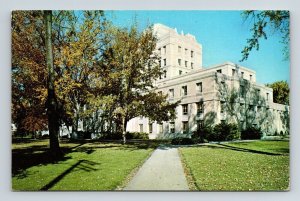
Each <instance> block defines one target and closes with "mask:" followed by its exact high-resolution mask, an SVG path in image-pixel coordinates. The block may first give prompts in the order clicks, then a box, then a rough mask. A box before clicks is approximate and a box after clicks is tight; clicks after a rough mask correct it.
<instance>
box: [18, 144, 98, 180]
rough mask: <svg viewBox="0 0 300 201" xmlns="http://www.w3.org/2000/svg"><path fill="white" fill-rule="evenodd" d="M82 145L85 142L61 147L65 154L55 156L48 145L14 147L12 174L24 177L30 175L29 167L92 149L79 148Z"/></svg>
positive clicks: (63, 158) (49, 162)
mask: <svg viewBox="0 0 300 201" xmlns="http://www.w3.org/2000/svg"><path fill="white" fill-rule="evenodd" d="M82 145H83V143H82V144H79V145H76V146H73V147H61V151H62V153H63V155H62V156H60V157H54V156H53V154H52V153H51V152H50V151H49V148H48V146H47V145H32V146H28V147H22V148H16V149H12V176H18V177H21V178H24V177H26V176H28V174H27V171H26V169H27V168H30V167H33V166H37V165H47V164H51V163H52V164H55V163H58V162H60V161H66V160H68V159H70V158H71V157H70V156H67V154H68V153H70V152H73V151H77V152H78V151H80V152H86V153H89V152H91V151H92V150H90V149H84V150H78V149H79V146H82Z"/></svg>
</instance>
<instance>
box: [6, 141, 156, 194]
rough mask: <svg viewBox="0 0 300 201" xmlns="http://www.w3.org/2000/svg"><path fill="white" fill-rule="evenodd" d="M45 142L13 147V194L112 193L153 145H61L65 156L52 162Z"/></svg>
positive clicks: (20, 144)
mask: <svg viewBox="0 0 300 201" xmlns="http://www.w3.org/2000/svg"><path fill="white" fill-rule="evenodd" d="M47 146H48V141H46V140H43V141H37V142H28V143H17V144H13V146H12V148H13V150H12V153H13V158H12V160H13V164H12V173H13V177H12V188H13V190H26V191H36V190H114V189H116V188H118V187H120V186H122V185H124V184H125V182H126V179H128V177H129V175H130V173H131V172H132V171H134V170H135V168H137V167H139V166H140V165H141V164H142V163H143V162H144V160H145V159H146V158H147V157H148V156H149V155H150V154H151V152H152V151H153V148H154V147H155V145H153V146H152V145H151V146H149V145H147V144H143V143H140V144H129V145H121V144H114V143H106V144H103V143H95V142H94V143H85V144H80V143H62V144H61V146H62V149H63V150H64V152H67V154H66V155H65V156H64V158H62V159H60V160H52V159H51V157H50V156H49V153H48V152H47V150H48V148H47Z"/></svg>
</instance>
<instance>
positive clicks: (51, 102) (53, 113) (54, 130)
mask: <svg viewBox="0 0 300 201" xmlns="http://www.w3.org/2000/svg"><path fill="white" fill-rule="evenodd" d="M44 20H45V28H46V40H45V42H46V44H45V47H46V65H47V69H48V99H47V114H48V127H49V137H50V151H51V153H52V154H53V155H54V156H59V155H61V150H60V147H59V142H58V133H59V120H58V113H57V106H58V105H57V100H56V97H55V92H54V67H53V53H52V39H51V32H52V11H44Z"/></svg>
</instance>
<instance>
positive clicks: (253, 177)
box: [180, 141, 289, 191]
mask: <svg viewBox="0 0 300 201" xmlns="http://www.w3.org/2000/svg"><path fill="white" fill-rule="evenodd" d="M225 145H226V146H223V145H203V146H198V147H186V148H180V151H181V154H182V157H183V161H184V162H185V163H186V166H187V167H188V170H189V171H188V172H189V174H191V178H193V182H194V183H195V185H196V187H197V188H198V190H201V191H219V190H224V191H232V190H234V191H269V190H275V191H276V190H288V189H289V155H288V154H287V152H288V151H287V150H288V149H289V144H288V142H280V141H274V142H268V141H259V142H247V143H231V144H225ZM235 147H240V148H242V149H239V148H238V149H237V148H235Z"/></svg>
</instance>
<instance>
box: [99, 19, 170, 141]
mask: <svg viewBox="0 0 300 201" xmlns="http://www.w3.org/2000/svg"><path fill="white" fill-rule="evenodd" d="M112 34H113V36H114V37H113V40H112V42H111V46H110V48H108V49H107V51H106V52H105V57H104V62H103V66H104V68H107V69H109V71H110V73H109V74H108V77H109V80H110V84H108V86H109V85H113V86H114V87H113V88H114V90H113V91H111V93H112V94H114V95H115V97H116V105H115V110H114V114H115V116H116V123H117V124H118V128H119V129H120V131H121V132H122V136H123V142H124V143H126V125H127V122H128V121H129V120H130V119H132V118H134V117H137V116H146V117H150V119H153V120H159V121H161V120H168V119H169V118H174V117H175V112H174V109H175V106H176V104H170V103H168V102H167V101H166V97H167V96H164V95H161V94H158V93H155V86H154V85H153V84H154V81H155V80H156V79H158V78H159V76H160V75H161V74H162V72H161V69H160V66H159V65H158V60H159V59H160V58H159V57H158V55H157V54H156V53H155V52H154V50H155V48H156V41H157V39H156V38H155V36H154V34H153V31H152V28H151V27H147V28H146V29H145V30H144V31H143V32H138V30H137V26H136V25H134V26H132V27H131V28H130V29H118V28H114V29H113V30H112Z"/></svg>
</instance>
